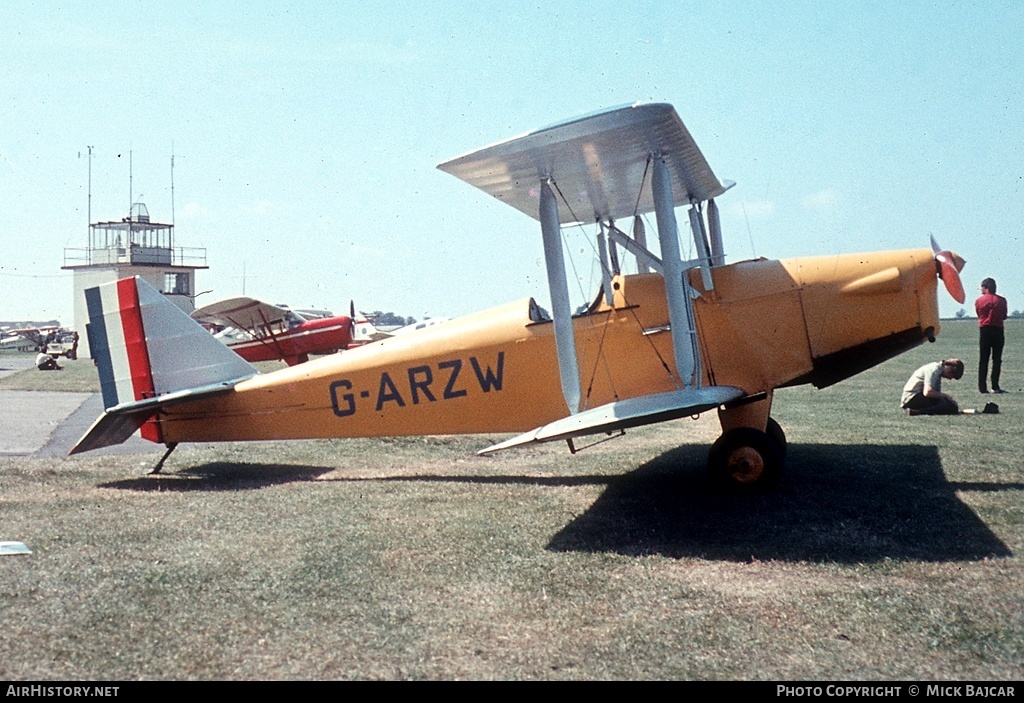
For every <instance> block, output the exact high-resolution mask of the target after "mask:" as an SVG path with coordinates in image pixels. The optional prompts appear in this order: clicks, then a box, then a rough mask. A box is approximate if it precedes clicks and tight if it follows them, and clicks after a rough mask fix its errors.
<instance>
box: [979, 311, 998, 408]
mask: <svg viewBox="0 0 1024 703" xmlns="http://www.w3.org/2000/svg"><path fill="white" fill-rule="evenodd" d="M1004 340H1005V338H1004V337H1003V328H1002V327H982V328H981V345H980V351H981V358H980V360H979V361H978V390H979V391H981V392H982V393H984V392H985V390H986V385H985V384H986V379H987V377H988V357H989V355H991V356H992V390H994V391H997V390H999V372H1000V371H1002V368H1003V342H1004Z"/></svg>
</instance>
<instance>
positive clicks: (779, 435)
mask: <svg viewBox="0 0 1024 703" xmlns="http://www.w3.org/2000/svg"><path fill="white" fill-rule="evenodd" d="M764 432H765V434H766V435H768V437H770V438H771V439H772V441H774V442H775V443H776V444H777V445H779V452H780V453H781V454H782V458H783V459H785V458H786V433H785V432H783V431H782V426H781V425H780V424H779V423H777V422H776V421H775V418H773V417H770V418H768V426H767V427H766V428H765V430H764Z"/></svg>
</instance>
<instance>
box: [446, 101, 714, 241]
mask: <svg viewBox="0 0 1024 703" xmlns="http://www.w3.org/2000/svg"><path fill="white" fill-rule="evenodd" d="M651 154H660V155H662V157H663V158H664V159H665V163H666V164H667V165H668V171H669V174H670V177H671V179H672V193H673V197H674V200H675V204H676V205H683V204H687V203H690V202H702V201H705V200H708V199H710V198H715V197H718V196H719V195H721V194H722V193H724V192H725V191H726V190H727V189H728V188H729V187H730V186H731V185H733V184H732V183H731V182H726V183H722V182H721V181H719V180H718V178H717V177H716V176H715V174H714V173H713V172H712V171H711V167H710V166H709V165H708V162H707V161H706V160H705V159H704V155H703V154H701V152H700V149H699V148H698V147H697V144H696V143H695V142H694V141H693V137H691V136H690V133H689V131H687V129H686V127H685V126H684V125H683V122H682V120H680V119H679V115H678V114H676V111H675V108H674V107H672V106H671V105H666V104H650V105H634V106H632V107H620V108H616V109H612V110H606V111H604V112H600V113H597V114H593V115H588V116H586V117H581V118H578V119H575V120H570V121H568V122H562V123H559V124H556V125H553V126H551V127H546V128H544V129H539V130H536V131H534V132H530V133H528V134H525V135H523V136H521V137H517V138H515V139H511V140H509V141H505V142H501V143H499V144H495V145H493V146H489V147H486V148H484V149H480V150H478V151H474V152H472V153H469V154H466V155H464V156H460V157H458V158H456V159H452V160H451V161H447V162H445V163H443V164H440V165H439V166H438V168H439V169H441V170H442V171H445V172H446V173H450V174H452V175H453V176H455V177H456V178H460V179H462V180H464V181H466V182H467V183H469V184H470V185H473V186H476V187H477V188H480V189H481V190H483V191H484V192H486V193H488V194H490V195H493V196H494V197H495V198H497V199H498V200H501V201H502V202H505V203H508V204H509V205H511V206H512V207H514V208H516V209H517V210H520V211H521V212H524V213H526V214H527V215H529V216H530V217H533V218H535V219H540V213H539V202H540V201H539V198H540V195H539V190H540V189H539V187H538V186H539V183H540V180H541V179H542V178H545V179H546V178H551V179H553V180H554V182H555V184H556V185H557V186H558V190H559V192H560V193H561V196H562V197H564V198H565V199H566V201H567V202H568V205H569V208H571V211H572V215H575V217H573V216H572V215H570V213H569V212H564V211H563V213H562V224H563V225H565V224H569V223H570V222H571V221H573V220H575V221H578V222H588V223H589V222H594V221H595V219H601V220H606V219H608V218H613V219H615V218H620V217H627V216H628V217H632V216H633V215H635V214H638V213H645V212H651V211H653V210H654V198H653V195H652V193H651V187H650V180H651V174H650V171H649V168H648V157H649V156H650V155H651ZM645 181H646V184H645ZM638 196H639V201H638V200H637V198H638Z"/></svg>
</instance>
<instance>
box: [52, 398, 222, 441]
mask: <svg viewBox="0 0 1024 703" xmlns="http://www.w3.org/2000/svg"><path fill="white" fill-rule="evenodd" d="M234 387H235V382H224V383H215V384H213V385H210V386H206V387H204V388H190V389H187V390H183V391H178V392H176V393H168V394H166V395H162V396H160V397H159V398H147V399H146V400H137V401H134V402H129V403H122V404H121V405H116V406H114V407H112V408H108V409H107V410H105V411H104V412H103V414H102V415H100V416H99V418H97V420H96V422H94V423H93V424H92V427H90V428H89V431H88V432H86V433H85V435H84V436H83V437H82V438H81V439H80V440H78V443H77V444H76V445H75V446H74V447H72V448H71V451H70V452H68V454H80V453H81V452H88V451H92V450H93V449H102V448H103V447H110V446H113V445H115V444H121V442H124V441H125V440H126V439H128V438H129V437H131V436H132V435H133V434H135V431H136V430H137V429H139V427H140V426H141V425H142V423H144V422H145V421H146V420H148V419H149V418H150V417H152V416H153V415H154V414H155V413H156V412H157V411H158V410H160V408H165V407H167V406H168V405H176V404H177V403H182V402H184V401H186V400H196V399H198V398H208V397H210V396H214V395H220V394H221V393H227V392H228V391H230V390H231V389H232V388H234Z"/></svg>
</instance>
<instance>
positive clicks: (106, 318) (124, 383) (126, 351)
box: [85, 277, 256, 442]
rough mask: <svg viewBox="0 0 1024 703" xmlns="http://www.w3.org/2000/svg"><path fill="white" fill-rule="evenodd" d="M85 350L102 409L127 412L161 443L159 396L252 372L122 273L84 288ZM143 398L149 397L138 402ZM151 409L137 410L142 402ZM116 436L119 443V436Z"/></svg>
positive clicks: (157, 294)
mask: <svg viewBox="0 0 1024 703" xmlns="http://www.w3.org/2000/svg"><path fill="white" fill-rule="evenodd" d="M85 302H86V308H87V309H88V312H89V325H88V327H87V330H86V332H87V334H88V336H89V347H90V349H91V353H92V357H93V358H94V359H95V360H96V367H97V370H98V371H99V375H100V386H101V389H102V392H103V406H104V408H105V409H106V411H107V414H112V413H125V412H128V413H131V414H132V415H133V416H134V417H137V418H138V419H139V422H140V427H141V429H142V436H143V437H144V438H146V439H149V440H151V441H154V442H161V441H163V440H162V438H161V436H160V427H159V424H158V423H157V422H156V421H155V420H154V419H153V417H152V415H153V414H155V412H156V410H157V408H158V405H159V403H158V404H156V405H154V399H159V398H161V397H163V396H167V395H169V394H177V395H182V394H183V393H184V394H185V395H188V393H187V392H188V391H191V390H202V391H203V392H206V391H207V390H208V389H209V388H210V387H211V386H218V387H221V388H223V387H225V386H230V385H233V384H234V383H236V382H238V381H239V380H241V379H244V378H249V377H251V376H254V375H255V374H256V370H255V369H254V368H253V367H252V366H251V365H249V363H248V362H246V361H245V360H244V359H242V358H241V357H240V356H238V355H237V354H235V353H234V352H232V351H231V350H230V349H228V348H227V347H225V346H224V345H223V344H221V343H220V342H219V341H217V340H216V339H214V338H213V335H211V334H210V333H209V332H207V331H206V330H205V329H203V328H202V327H200V326H199V325H198V324H196V322H195V321H194V320H192V319H191V318H190V317H189V316H188V315H187V314H185V312H184V311H182V310H180V309H179V308H178V307H177V306H176V305H174V304H173V303H171V302H170V301H169V300H167V299H166V298H165V297H164V296H163V295H162V294H161V293H160V292H159V291H157V290H156V289H155V288H153V287H152V286H151V285H149V284H148V283H146V282H145V281H144V280H142V279H141V278H138V277H136V278H123V279H121V280H119V281H115V282H114V283H106V284H104V285H101V286H97V287H96V288H90V289H88V290H86V291H85ZM143 401H149V402H145V403H144V402H143ZM140 404H141V406H145V407H150V406H151V407H152V408H153V412H152V413H143V412H139V410H140V409H141V406H140ZM119 441H123V438H122V439H121V440H119Z"/></svg>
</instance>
